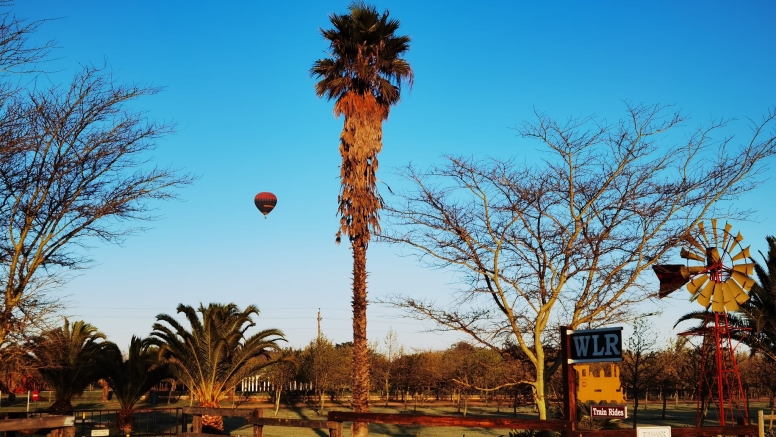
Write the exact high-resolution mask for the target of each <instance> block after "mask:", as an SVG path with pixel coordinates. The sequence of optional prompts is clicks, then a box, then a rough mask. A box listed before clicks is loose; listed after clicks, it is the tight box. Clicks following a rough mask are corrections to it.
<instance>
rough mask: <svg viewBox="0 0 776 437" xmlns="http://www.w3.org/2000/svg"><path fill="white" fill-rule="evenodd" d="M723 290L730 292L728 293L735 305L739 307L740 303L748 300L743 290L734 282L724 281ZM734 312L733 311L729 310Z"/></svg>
mask: <svg viewBox="0 0 776 437" xmlns="http://www.w3.org/2000/svg"><path fill="white" fill-rule="evenodd" d="M723 285H724V287H725V288H727V289H728V290H730V293H731V294H732V295H733V299H735V301H736V303H737V304H739V305H741V304H742V303H744V302H746V301H747V300H749V295H747V294H746V292H744V290H743V289H742V288H741V286H740V285H738V283H737V282H736V281H725V283H724V284H723ZM731 311H734V310H731Z"/></svg>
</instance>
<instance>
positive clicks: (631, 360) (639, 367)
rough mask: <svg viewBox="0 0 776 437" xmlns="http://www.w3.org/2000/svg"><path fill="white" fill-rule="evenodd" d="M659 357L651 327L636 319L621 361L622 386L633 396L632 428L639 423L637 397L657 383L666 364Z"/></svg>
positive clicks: (640, 319)
mask: <svg viewBox="0 0 776 437" xmlns="http://www.w3.org/2000/svg"><path fill="white" fill-rule="evenodd" d="M660 357H661V356H660V351H659V350H658V348H657V336H656V335H655V332H654V330H653V329H652V326H651V325H650V324H649V323H648V322H647V321H646V320H644V319H643V318H639V319H637V320H636V321H635V323H634V324H633V333H632V334H631V335H630V337H629V338H628V342H627V347H626V349H625V351H623V360H622V385H623V386H624V387H625V388H627V389H628V391H629V392H630V394H631V395H632V396H633V414H632V416H633V428H636V426H637V425H638V421H639V395H640V394H641V393H642V392H646V391H647V390H649V388H650V387H651V386H654V384H655V383H656V382H658V381H657V378H658V376H659V375H660V373H661V372H662V371H663V368H664V366H665V365H666V364H667V363H666V362H665V361H661V360H660Z"/></svg>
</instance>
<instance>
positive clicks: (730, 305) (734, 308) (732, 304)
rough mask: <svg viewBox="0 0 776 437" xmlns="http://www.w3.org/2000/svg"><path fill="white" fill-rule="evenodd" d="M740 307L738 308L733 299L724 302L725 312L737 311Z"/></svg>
mask: <svg viewBox="0 0 776 437" xmlns="http://www.w3.org/2000/svg"><path fill="white" fill-rule="evenodd" d="M739 309H740V307H739V306H738V302H736V300H735V299H733V300H731V301H728V302H725V311H728V312H730V311H738V310H739Z"/></svg>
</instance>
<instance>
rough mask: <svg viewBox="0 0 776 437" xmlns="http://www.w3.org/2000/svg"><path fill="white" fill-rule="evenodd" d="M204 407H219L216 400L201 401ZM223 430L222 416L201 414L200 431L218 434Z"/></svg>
mask: <svg viewBox="0 0 776 437" xmlns="http://www.w3.org/2000/svg"><path fill="white" fill-rule="evenodd" d="M201 406H202V407H204V408H221V406H220V405H218V402H207V401H205V402H202V403H201ZM223 431H224V417H223V416H202V432H203V433H204V434H220V433H222V432H223Z"/></svg>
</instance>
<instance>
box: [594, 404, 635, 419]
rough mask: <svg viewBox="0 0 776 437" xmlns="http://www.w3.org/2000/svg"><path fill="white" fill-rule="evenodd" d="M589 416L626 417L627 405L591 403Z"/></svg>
mask: <svg viewBox="0 0 776 437" xmlns="http://www.w3.org/2000/svg"><path fill="white" fill-rule="evenodd" d="M590 417H606V418H614V419H627V418H628V407H627V406H626V405H591V406H590Z"/></svg>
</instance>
